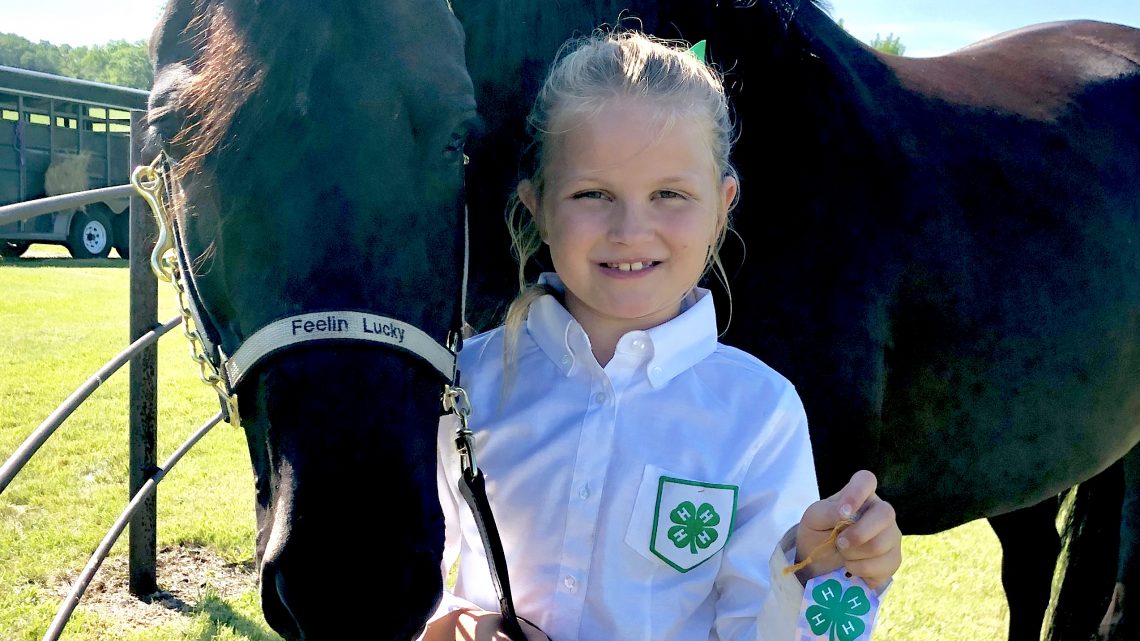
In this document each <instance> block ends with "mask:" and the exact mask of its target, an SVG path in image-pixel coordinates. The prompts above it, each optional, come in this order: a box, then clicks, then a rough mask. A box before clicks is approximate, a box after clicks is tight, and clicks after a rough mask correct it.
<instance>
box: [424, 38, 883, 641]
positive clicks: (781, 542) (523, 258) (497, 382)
mask: <svg viewBox="0 0 1140 641" xmlns="http://www.w3.org/2000/svg"><path fill="white" fill-rule="evenodd" d="M530 124H531V125H532V127H533V131H534V132H535V142H536V144H537V151H538V153H537V159H536V168H535V169H534V171H533V174H532V175H531V176H530V178H529V179H527V180H524V181H523V182H522V183H521V184H520V185H519V188H518V200H519V202H520V203H521V205H522V207H524V208H525V211H522V210H520V209H519V207H518V204H519V203H516V207H515V208H514V209H513V211H512V214H511V216H510V218H511V223H512V224H511V227H512V232H513V234H514V237H515V247H516V250H517V251H518V253H519V262H520V268H519V273H520V280H522V278H523V276H522V274H523V270H524V268H525V266H526V265H527V263H528V261H529V259H530V258H532V257H533V256H534V255H535V254H536V253H537V252H538V251H539V250H540V249H541V247H542V246H543V245H545V246H546V248H547V249H548V250H549V257H550V261H551V262H552V264H553V267H554V272H553V273H547V274H543V275H542V277H541V278H540V280H539V283H538V285H537V286H532V287H529V288H526V289H525V290H524V291H523V293H522V294H521V295H520V296H519V298H518V299H517V300H516V301H515V302H514V303H513V305H512V308H511V310H510V311H509V312H508V316H507V322H506V324H505V326H504V327H500V328H498V329H495V330H493V331H490V332H487V333H484V334H481V335H479V336H476V337H474V338H472V339H470V340H468V341H467V342H466V345H465V347H464V349H463V352H462V354H461V355H460V368H461V371H462V372H463V381H464V383H465V384H466V385H467V391H468V394H469V397H470V400H471V405H472V408H473V412H472V416H471V428H472V429H473V430H474V432H475V452H476V456H477V461H478V464H479V466H480V468H481V469H482V470H483V471H484V473H485V474H486V476H487V482H488V494H489V496H490V502H491V505H492V508H493V510H494V514H495V517H496V521H497V524H498V526H499V530H500V532H499V533H500V536H501V538H502V542H503V547H504V548H505V550H506V555H507V565H508V568H509V575H510V581H511V588H512V591H513V594H514V599H515V606H516V609H517V611H518V613H519V615H520V616H521V617H523V618H524V619H526V620H527V621H529V622H532V623H533V624H534V625H535V626H537V628H540V629H541V631H542V632H539V631H538V630H536V629H535V628H534V627H529V628H528V631H527V632H528V635H530V636H529V638H532V639H546V638H551V639H556V640H557V641H574V640H581V641H630V640H640V639H645V640H652V641H670V640H678V641H693V640H698V639H699V640H702V641H703V640H705V639H720V640H729V639H752V640H755V639H764V640H768V641H783V640H784V639H789V640H790V639H791V638H792V627H793V626H794V622H793V621H794V618H795V616H796V615H797V613H798V607H799V604H800V599H801V597H802V594H803V587H802V584H801V583H800V582H799V581H798V580H797V577H796V575H795V574H785V573H784V572H782V571H781V568H783V567H786V566H788V564H789V562H790V561H791V560H792V559H793V558H795V557H804V556H806V555H807V554H808V552H810V551H813V550H816V548H817V547H819V546H820V545H821V544H822V543H824V542H825V541H826V540H827V537H828V536H829V535H830V534H831V532H832V529H833V527H834V526H835V525H836V524H837V523H838V522H839V521H840V519H843V518H847V517H852V516H854V517H856V519H857V520H856V522H855V524H854V525H851V526H850V527H848V528H847V529H845V530H843V531H842V534H841V535H840V537H839V538H838V540H836V542H835V545H834V546H827V548H828V549H827V551H826V552H824V553H823V554H822V555H820V554H819V553H818V552H817V555H818V558H815V556H813V558H814V559H815V562H813V563H812V564H811V565H809V566H808V567H807V568H805V569H804V570H802V571H801V572H800V575H801V576H804V577H807V576H814V575H816V574H819V573H822V572H824V571H829V570H833V569H835V568H838V567H839V566H841V565H845V566H846V568H847V570H848V571H849V572H851V573H853V574H855V575H858V576H861V577H863V578H864V579H865V580H866V581H867V582H868V583H869V584H870V585H871V586H872V587H881V586H883V585H884V584H885V583H886V582H887V581H888V580H889V578H890V577H891V575H892V574H893V573H894V572H895V570H897V569H898V567H899V564H900V562H901V552H900V546H901V539H902V537H901V533H900V532H899V529H898V527H897V526H896V524H895V520H894V513H893V511H892V509H891V507H890V506H889V505H888V504H886V503H885V502H883V501H881V500H879V499H878V497H877V496H875V494H874V491H875V478H874V476H873V475H872V474H870V473H869V472H860V473H858V474H856V475H855V476H854V477H853V478H852V480H851V482H850V484H849V485H848V486H847V487H845V488H844V489H843V490H842V491H841V492H839V493H838V494H836V495H835V496H833V497H830V498H829V499H826V500H822V501H820V500H819V496H818V489H817V484H816V477H815V472H814V467H813V461H812V452H811V445H810V441H809V439H808V429H807V419H806V417H805V415H804V411H803V407H802V404H801V402H800V399H799V397H798V396H797V394H796V391H795V389H794V388H793V387H792V385H791V384H790V383H789V382H788V381H787V380H785V379H784V378H783V377H782V376H780V375H779V374H778V373H777V372H775V371H773V370H772V369H771V368H769V367H767V366H766V365H765V364H764V363H762V362H760V361H759V360H757V359H756V358H754V357H752V356H750V355H748V354H745V353H744V352H741V351H739V350H737V349H734V348H732V347H728V346H725V345H721V344H719V343H718V342H717V321H716V318H715V314H714V309H713V301H712V298H711V296H710V294H709V292H708V291H707V290H705V289H702V288H700V287H698V286H697V284H698V282H699V281H700V280H701V279H702V278H703V277H704V276H705V275H706V274H707V273H708V272H709V271H710V269H712V268H713V267H714V266H717V267H719V260H718V257H717V250H718V249H719V247H720V245H721V242H722V240H723V239H724V236H725V231H726V229H727V227H728V213H729V211H730V210H731V209H732V206H733V204H734V203H735V201H736V195H737V189H738V183H737V178H736V174H735V171H734V170H733V168H732V166H731V165H730V164H729V150H730V143H731V137H732V126H731V122H730V117H729V112H728V106H727V103H726V99H725V95H724V90H723V88H722V86H721V83H720V79H719V78H718V76H717V75H716V74H715V73H714V72H713V71H712V70H710V69H709V68H708V67H707V66H706V65H705V64H704V63H703V62H702V61H700V60H698V59H697V58H696V57H695V56H693V55H691V54H689V53H687V52H686V51H685V50H684V49H682V48H675V47H673V46H671V45H669V44H666V43H663V42H660V41H656V40H654V39H652V38H650V37H648V36H645V35H643V34H639V33H636V32H619V33H610V34H596V35H595V36H593V37H591V38H586V39H582V40H579V41H574V42H573V43H571V45H570V46H569V47H568V48H567V50H566V52H565V53H564V54H563V55H562V56H560V58H559V61H558V62H557V63H556V65H555V67H554V69H553V70H552V72H551V73H550V76H549V77H548V78H547V80H546V83H545V86H544V87H543V88H542V90H541V93H540V94H539V96H538V98H537V100H536V103H535V105H534V109H533V111H532V113H531V117H530ZM719 273H720V274H722V275H723V270H720V272H719ZM453 435H454V425H452V424H451V423H450V422H448V421H445V422H444V424H443V425H441V428H440V435H439V454H440V455H439V464H440V468H439V487H440V502H441V503H442V505H443V510H444V514H445V516H446V519H447V544H446V549H445V554H444V570H445V571H446V570H447V569H448V568H450V567H451V564H452V563H453V562H454V561H455V560H456V558H458V561H459V566H458V574H457V577H456V582H455V588H454V594H451V595H447V596H448V600H449V601H450V602H451V603H454V602H455V600H454V597H459V598H461V599H463V600H465V601H464V602H465V603H467V604H468V605H470V606H471V607H469V608H458V609H457V608H455V607H443V608H441V609H440V612H439V613H438V614H437V618H435V619H434V620H433V621H432V622H431V623H430V624H429V626H428V631H427V634H426V635H425V637H424V638H425V639H455V638H462V639H490V638H506V637H505V636H493V633H494V631H495V628H496V624H497V621H498V616H497V614H496V610H497V608H498V606H497V594H496V592H495V589H494V584H493V583H492V580H491V576H490V573H489V571H488V566H487V561H486V557H485V556H484V551H483V546H482V543H481V539H480V537H479V533H478V530H477V529H476V527H475V524H474V520H473V518H472V516H471V514H470V512H469V511H468V509H467V506H466V504H465V503H464V501H463V500H462V498H461V497H460V496H459V495H458V491H457V489H456V487H457V485H456V484H457V481H458V474H459V469H460V466H459V462H458V459H457V455H456V453H455V447H454V444H453ZM797 524H798V527H797ZM785 533H787V536H784V535H785ZM774 552H775V554H773V553H774ZM770 558H771V559H772V562H771V563H772V564H771V566H770ZM797 560H798V559H797Z"/></svg>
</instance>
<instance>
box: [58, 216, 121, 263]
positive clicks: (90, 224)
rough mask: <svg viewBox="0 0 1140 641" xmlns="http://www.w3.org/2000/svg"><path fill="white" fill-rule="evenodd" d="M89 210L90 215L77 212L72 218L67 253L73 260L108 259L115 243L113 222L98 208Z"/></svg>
mask: <svg viewBox="0 0 1140 641" xmlns="http://www.w3.org/2000/svg"><path fill="white" fill-rule="evenodd" d="M88 210H89V212H90V213H87V214H85V213H83V212H75V215H74V216H72V217H71V233H70V234H69V235H68V237H67V251H69V252H71V256H72V258H106V257H107V254H109V253H111V243H112V242H114V238H113V232H112V231H111V221H110V220H109V219H108V218H107V215H106V214H104V213H103V212H102V211H99V208H98V207H88Z"/></svg>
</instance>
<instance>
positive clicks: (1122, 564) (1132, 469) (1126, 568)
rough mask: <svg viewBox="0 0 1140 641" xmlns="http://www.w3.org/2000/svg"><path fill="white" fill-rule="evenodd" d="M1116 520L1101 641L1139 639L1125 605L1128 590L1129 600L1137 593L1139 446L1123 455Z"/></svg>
mask: <svg viewBox="0 0 1140 641" xmlns="http://www.w3.org/2000/svg"><path fill="white" fill-rule="evenodd" d="M1120 517H1121V518H1120V561H1119V563H1118V565H1117V571H1116V587H1115V589H1114V590H1113V592H1112V600H1111V601H1110V602H1109V604H1108V612H1106V613H1105V615H1104V620H1103V621H1101V624H1100V636H1101V638H1102V639H1104V640H1105V641H1124V640H1125V639H1129V640H1132V639H1140V613H1138V612H1130V611H1129V610H1128V608H1127V606H1126V605H1125V595H1126V593H1127V589H1128V588H1131V590H1132V595H1133V596H1132V599H1133V601H1135V600H1136V594H1138V591H1140V446H1136V447H1134V448H1132V451H1131V452H1129V453H1128V454H1126V455H1125V456H1124V501H1123V502H1122V503H1121V512H1120ZM1135 607H1136V606H1135V605H1133V608H1135Z"/></svg>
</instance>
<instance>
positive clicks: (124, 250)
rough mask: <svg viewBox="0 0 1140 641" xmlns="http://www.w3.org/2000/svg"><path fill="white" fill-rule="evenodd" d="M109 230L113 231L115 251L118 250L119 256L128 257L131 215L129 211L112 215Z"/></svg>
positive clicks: (129, 253)
mask: <svg viewBox="0 0 1140 641" xmlns="http://www.w3.org/2000/svg"><path fill="white" fill-rule="evenodd" d="M111 231H113V232H114V235H115V251H117V252H119V258H124V259H125V258H130V257H131V217H130V213H129V211H124V212H123V213H121V214H113V215H112V217H111Z"/></svg>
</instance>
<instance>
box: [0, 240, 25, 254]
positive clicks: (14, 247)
mask: <svg viewBox="0 0 1140 641" xmlns="http://www.w3.org/2000/svg"><path fill="white" fill-rule="evenodd" d="M31 246H32V244H31V243H27V242H21V241H17V240H5V241H3V242H0V256H3V257H4V258H19V257H20V256H23V255H24V252H26V251H28V247H31Z"/></svg>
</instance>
